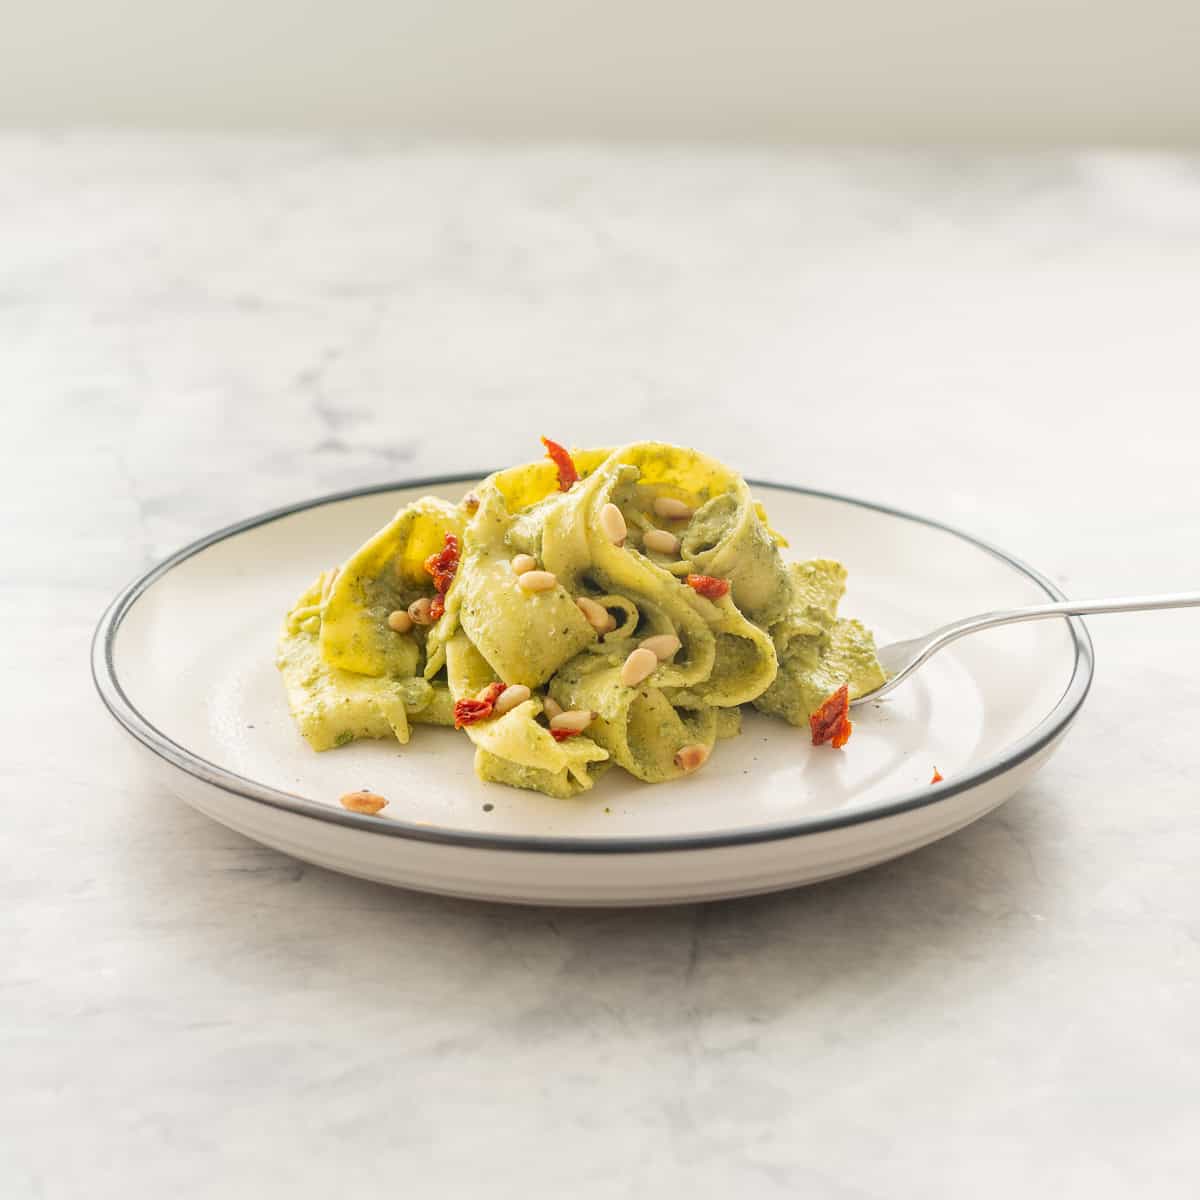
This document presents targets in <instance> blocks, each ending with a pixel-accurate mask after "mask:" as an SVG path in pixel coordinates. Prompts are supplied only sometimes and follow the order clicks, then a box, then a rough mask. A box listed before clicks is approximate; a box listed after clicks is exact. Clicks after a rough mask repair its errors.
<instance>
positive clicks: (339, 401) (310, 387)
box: [0, 134, 1200, 1200]
mask: <svg viewBox="0 0 1200 1200" xmlns="http://www.w3.org/2000/svg"><path fill="white" fill-rule="evenodd" d="M1198 351H1200V158H1195V157H1186V156H1175V155H1169V154H1163V155H1157V156H1153V155H1147V156H1137V157H1135V156H1123V155H1119V154H1082V153H1080V154H1053V155H1039V156H1033V157H1009V158H994V157H993V158H974V157H971V156H933V155H899V154H896V155H887V154H858V153H853V154H852V153H840V154H838V153H817V152H804V153H802V152H787V151H778V150H777V151H768V150H742V151H733V150H729V151H721V150H716V149H700V148H692V149H688V148H675V149H653V148H648V147H645V148H638V149H620V148H608V149H605V148H586V147H563V148H558V149H553V148H543V149H536V148H526V149H520V148H513V149H507V150H506V149H497V148H479V147H475V148H472V147H469V146H457V147H455V146H445V147H444V146H437V145H427V146H409V147H398V146H389V145H387V144H384V143H379V142H371V141H361V142H353V143H352V142H345V143H343V142H333V141H315V140H291V141H285V140H261V139H260V140H252V141H251V140H234V139H219V138H189V139H187V140H176V141H167V140H163V139H154V138H148V137H132V136H128V137H118V136H101V135H96V134H94V135H86V136H85V135H79V136H67V137H55V138H50V137H36V136H32V135H31V136H20V135H17V134H7V135H3V136H2V137H0V397H3V411H4V437H3V440H2V443H0V455H3V468H4V469H3V480H4V496H5V507H6V510H7V519H6V520H5V521H4V522H3V523H2V525H0V541H2V544H3V553H2V554H0V562H2V563H3V566H2V568H0V571H2V580H3V587H2V589H0V606H2V608H0V613H2V617H3V622H4V625H5V629H6V636H5V638H4V642H3V661H4V665H5V668H6V676H7V678H8V680H9V681H10V686H9V687H6V688H4V689H3V691H2V692H0V711H2V712H3V724H4V728H5V729H6V730H7V731H8V736H7V737H6V738H5V739H4V741H5V752H4V756H3V763H2V765H0V770H2V772H3V777H4V783H5V787H4V797H5V802H6V813H5V818H4V821H3V825H2V826H0V857H2V863H0V911H3V919H0V964H2V965H0V1041H2V1045H3V1054H2V1058H0V1062H2V1069H0V1194H2V1195H3V1196H4V1197H6V1198H11V1200H17V1198H21V1197H43V1198H58V1197H72V1198H73V1197H78V1196H88V1197H90V1198H92V1200H102V1198H107V1197H121V1198H123V1200H125V1198H128V1197H134V1196H164V1197H165V1196H169V1197H172V1198H174V1200H191V1198H198V1197H209V1196H217V1195H219V1196H221V1197H223V1198H224V1200H234V1198H237V1197H262V1196H268V1195H287V1196H290V1197H320V1196H327V1195H329V1194H331V1193H334V1194H346V1195H369V1194H382V1193H383V1192H384V1190H385V1189H386V1190H387V1191H388V1192H389V1193H393V1192H396V1193H402V1194H405V1195H413V1196H433V1195H487V1196H493V1197H527V1196H531V1195H536V1196H543V1195H545V1196H572V1197H600V1196H613V1195H621V1196H631V1197H645V1198H647V1200H648V1198H651V1197H653V1198H655V1200H657V1198H659V1197H663V1196H674V1195H692V1196H704V1197H707V1196H713V1197H724V1196H729V1195H732V1194H741V1195H747V1196H754V1197H759V1196H764V1197H766V1196H781V1197H782V1196H788V1197H792V1196H797V1195H804V1196H819V1197H845V1198H847V1200H849V1198H851V1197H853V1198H855V1200H864V1198H868V1197H870V1198H877V1197H878V1198H881V1200H882V1198H887V1200H894V1198H896V1197H914V1198H915V1197H920V1198H922V1200H928V1198H929V1197H956V1198H957V1197H962V1196H972V1197H993V1196H995V1197H1001V1196H1005V1197H1007V1196H1024V1195H1038V1196H1046V1195H1054V1196H1058V1197H1062V1198H1064V1200H1066V1198H1073V1197H1086V1198H1087V1200H1098V1198H1100V1197H1108V1196H1113V1197H1118V1196H1119V1197H1125V1196H1128V1195H1130V1194H1138V1195H1141V1196H1154V1197H1166V1196H1170V1197H1174V1196H1180V1197H1183V1196H1192V1195H1194V1194H1195V1191H1194V1189H1195V1180H1196V1178H1197V1173H1198V1172H1200V1141H1198V1140H1197V1137H1196V1131H1197V1128H1198V1127H1200V739H1198V738H1197V733H1196V730H1197V717H1198V715H1200V682H1197V680H1198V672H1197V661H1198V659H1200V616H1198V615H1197V614H1195V613H1164V614H1158V615H1150V616H1128V617H1110V618H1095V619H1093V620H1092V621H1091V622H1090V627H1091V629H1092V633H1093V636H1094V638H1095V643H1096V655H1097V662H1098V670H1097V677H1096V682H1095V686H1094V688H1093V692H1092V695H1091V697H1090V699H1089V701H1088V703H1087V705H1086V707H1085V709H1084V712H1083V714H1082V716H1081V718H1080V720H1079V722H1078V724H1077V726H1076V728H1075V730H1074V732H1073V733H1072V734H1071V736H1070V737H1069V738H1068V740H1067V741H1066V743H1065V745H1064V747H1063V748H1062V750H1061V751H1060V752H1059V754H1058V756H1057V757H1056V758H1055V759H1054V760H1053V761H1052V762H1051V764H1050V765H1049V766H1048V767H1047V769H1046V770H1045V771H1044V772H1042V773H1041V774H1040V775H1039V776H1038V778H1037V780H1036V782H1035V783H1034V784H1033V785H1032V786H1031V787H1029V788H1027V789H1026V790H1025V791H1024V792H1023V793H1021V794H1020V795H1018V796H1017V797H1016V798H1015V799H1013V800H1012V801H1011V802H1010V803H1009V804H1007V805H1006V806H1004V807H1003V808H1001V809H1000V810H999V811H997V812H996V813H994V814H993V815H991V816H990V817H988V818H986V819H985V820H982V821H980V822H979V823H978V824H976V825H974V826H973V827H971V828H969V829H967V830H965V831H963V832H962V833H960V834H958V835H957V836H955V837H953V838H950V839H948V840H946V841H944V842H942V843H939V844H937V845H934V846H932V847H930V848H928V849H926V850H923V851H921V852H920V853H917V854H913V855H911V856H909V857H907V858H904V859H901V860H899V861H896V862H893V863H891V864H889V865H886V866H884V867H881V868H877V869H875V870H873V871H869V872H867V873H864V874H862V875H859V876H856V877H851V878H847V879H843V880H839V881H836V882H833V883H829V884H825V885H822V886H818V887H813V888H809V889H807V890H802V891H796V892H792V893H787V894H780V895H774V896H766V897H762V898H759V899H752V900H744V901H736V902H730V903H722V904H712V905H705V906H699V907H691V908H679V909H671V910H658V911H645V912H636V911H619V912H586V911H551V910H521V909H506V908H499V907H488V906H484V905H478V904H473V903H468V902H459V901H452V900H444V899H437V898H433V897H428V896H422V895H415V894H407V893H404V892H400V891H391V890H388V889H386V888H383V887H379V886H375V885H371V884H367V883H362V882H358V881H355V880H352V879H346V878H341V877H338V876H336V875H332V874H329V873H327V872H324V871H321V870H318V869H315V868H308V867H305V866H303V865H301V864H298V863H296V862H294V861H292V860H289V859H287V858H285V857H284V856H282V855H280V854H278V853H275V852H272V851H268V850H265V849H262V848H259V847H258V846H256V845H254V844H252V843H250V842H248V841H246V840H244V839H243V838H241V837H239V836H237V835H235V834H233V833H231V832H229V831H227V830H225V829H223V828H221V827H219V826H217V825H215V824H212V823H210V822H209V821H207V820H205V819H203V818H202V817H200V816H198V815H197V814H196V813H194V812H192V811H191V810H190V809H188V808H186V807H185V806H184V805H182V804H181V803H179V802H177V801H175V800H174V799H172V798H171V797H170V796H169V795H167V794H166V793H164V791H163V790H162V789H161V787H159V786H157V785H156V784H154V783H153V782H152V781H151V780H150V778H149V777H148V776H147V775H146V774H145V773H143V770H142V768H141V766H140V765H139V761H138V759H137V758H136V757H135V754H134V751H133V749H132V747H131V745H130V744H129V743H128V742H127V740H126V738H125V736H124V735H123V734H122V733H121V732H120V731H119V730H118V729H117V728H116V726H115V725H114V724H113V723H112V722H111V721H110V720H109V718H108V716H107V714H106V713H105V712H104V711H103V709H102V708H101V705H100V704H99V702H98V700H97V699H96V697H95V696H94V694H93V692H92V689H91V684H90V680H89V678H88V670H87V650H88V640H89V636H90V633H91V630H92V627H93V625H94V623H95V621H96V618H97V617H98V615H99V613H100V610H101V609H102V607H103V606H104V604H105V603H106V601H107V600H108V599H109V598H110V596H111V595H112V594H113V593H114V592H115V591H116V590H117V588H118V587H119V586H120V585H122V584H123V583H125V582H126V581H127V580H128V579H129V578H130V577H131V576H132V575H134V574H135V573H137V572H139V571H141V570H142V569H143V568H144V567H145V566H146V565H147V564H149V563H150V562H152V561H153V560H155V559H156V558H158V557H160V556H162V555H164V554H166V553H167V552H168V551H170V550H172V549H173V548H175V547H176V546H177V545H179V544H180V543H182V542H185V541H187V540H190V539H192V538H194V537H196V536H198V535H200V534H202V533H204V532H206V531H208V530H210V529H212V528H214V527H216V526H219V525H222V524H225V523H227V522H230V521H232V520H235V519H237V518H239V517H242V516H245V515H248V514H251V513H254V512H256V511H259V510H261V509H264V508H267V507H271V506H274V505H278V504H282V503H285V502H287V501H290V500H294V499H298V498H301V497H305V496H309V495H311V494H315V493H319V492H323V491H331V490H335V489H340V488H345V487H349V486H353V485H357V484H363V483H369V482H374V481H385V480H395V479H400V478H403V477H406V476H420V475H426V474H431V473H436V472H441V471H451V470H461V469H470V468H474V467H486V466H490V465H493V464H497V463H501V462H505V461H509V460H513V459H516V458H519V457H521V456H522V455H524V454H526V453H528V447H529V445H530V441H531V439H532V438H535V437H536V435H537V434H539V433H541V432H546V433H549V434H551V435H553V436H560V437H561V438H562V439H563V440H567V441H574V442H577V443H582V444H586V443H589V442H607V441H610V440H613V439H614V438H617V437H619V438H622V439H624V438H634V437H640V436H661V437H665V438H670V439H677V440H684V441H688V442H690V443H693V444H696V445H698V446H701V447H706V448H709V449H711V450H714V451H716V452H718V453H720V454H722V455H723V456H724V457H725V458H727V459H728V460H730V461H732V462H734V463H736V464H738V465H740V466H741V467H742V468H743V469H744V470H745V471H746V473H747V474H750V475H755V476H759V477H764V478H776V479H780V480H786V481H794V482H801V483H805V484H809V485H812V486H815V487H819V488H829V489H834V490H839V491H845V492H849V493H852V494H856V495H860V496H864V497H867V498H870V499H874V500H879V501H884V502H887V503H889V504H894V505H897V506H900V507H904V508H910V509H914V510H917V511H919V512H923V513H926V514H930V515H932V516H935V517H940V518H942V519H945V520H948V521H950V522H952V523H956V524H959V525H962V526H964V527H967V528H969V529H971V530H972V531H973V532H975V533H977V534H979V535H980V536H982V537H984V538H987V539H990V540H993V541H995V542H996V543H998V544H1000V545H1002V546H1004V547H1005V548H1007V549H1009V550H1011V551H1012V552H1014V553H1016V554H1017V555H1019V556H1021V557H1023V558H1025V559H1027V560H1028V561H1030V562H1032V563H1033V564H1035V565H1036V566H1038V567H1040V568H1041V569H1043V570H1044V571H1045V572H1046V573H1048V574H1050V575H1052V576H1053V577H1054V578H1055V579H1056V580H1057V581H1058V582H1059V583H1060V584H1061V586H1062V587H1063V588H1064V589H1065V590H1067V592H1068V593H1070V594H1074V595H1084V594H1087V593H1091V594H1105V593H1118V592H1131V591H1148V590H1182V589H1184V588H1195V587H1197V586H1200V470H1198V469H1197V460H1198V458H1200V401H1198V397H1200V352H1198ZM181 635H183V636H186V631H181ZM14 683H15V686H13V684H14Z"/></svg>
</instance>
